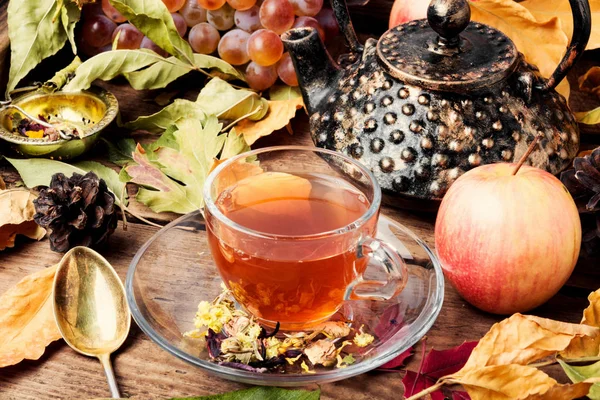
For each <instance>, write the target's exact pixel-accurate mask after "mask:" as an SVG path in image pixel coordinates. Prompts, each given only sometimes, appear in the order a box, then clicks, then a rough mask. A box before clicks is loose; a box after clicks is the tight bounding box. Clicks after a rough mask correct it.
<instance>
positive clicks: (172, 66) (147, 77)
mask: <svg viewBox="0 0 600 400" xmlns="http://www.w3.org/2000/svg"><path fill="white" fill-rule="evenodd" d="M193 70H194V68H193V67H192V66H190V65H189V64H186V63H183V62H181V61H179V60H178V59H177V58H175V57H169V58H166V59H164V60H163V61H159V62H157V63H156V64H154V65H152V66H150V67H148V68H145V69H143V70H141V71H134V72H130V73H128V74H125V78H126V79H127V80H128V81H129V83H130V84H131V87H133V88H134V89H136V90H143V89H160V88H164V87H166V86H167V85H168V84H169V83H171V82H173V81H175V80H176V79H178V78H180V77H182V76H183V75H186V74H188V73H190V72H192V71H193Z"/></svg>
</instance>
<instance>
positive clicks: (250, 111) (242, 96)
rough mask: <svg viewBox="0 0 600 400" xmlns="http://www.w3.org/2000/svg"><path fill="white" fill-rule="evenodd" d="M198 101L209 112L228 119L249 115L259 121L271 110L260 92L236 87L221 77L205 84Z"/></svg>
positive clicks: (248, 116)
mask: <svg viewBox="0 0 600 400" xmlns="http://www.w3.org/2000/svg"><path fill="white" fill-rule="evenodd" d="M196 103H197V104H198V105H200V107H201V108H202V109H203V110H204V112H206V113H207V114H212V115H216V116H217V117H219V118H221V119H228V120H237V119H239V118H242V117H244V116H247V118H248V119H250V120H252V121H258V120H260V119H262V118H263V117H264V116H265V115H266V114H267V112H268V111H269V105H268V103H267V101H266V100H265V99H263V98H262V97H260V96H259V95H258V94H256V93H255V92H253V91H251V90H246V89H235V88H234V87H232V86H231V85H230V84H229V83H227V82H225V81H224V80H222V79H220V78H213V79H211V80H210V82H208V83H207V84H206V86H204V88H203V89H202V91H201V92H200V94H199V95H198V99H197V100H196Z"/></svg>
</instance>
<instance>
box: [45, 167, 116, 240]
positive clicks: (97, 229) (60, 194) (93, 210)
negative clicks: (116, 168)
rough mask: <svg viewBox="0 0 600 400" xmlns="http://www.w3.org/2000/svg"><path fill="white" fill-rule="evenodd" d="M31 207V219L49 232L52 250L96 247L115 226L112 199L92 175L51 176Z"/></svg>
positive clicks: (89, 173) (100, 180) (113, 197)
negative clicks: (33, 211) (48, 182)
mask: <svg viewBox="0 0 600 400" xmlns="http://www.w3.org/2000/svg"><path fill="white" fill-rule="evenodd" d="M33 204H34V205H35V211H36V214H35V215H34V216H33V219H34V220H35V222H36V223H37V224H38V225H40V226H42V227H44V228H49V229H50V230H51V233H50V248H51V249H52V250H54V251H58V252H65V251H67V250H69V249H70V248H71V247H75V246H88V247H92V246H97V245H100V244H101V243H103V242H105V241H106V239H107V238H108V236H109V235H110V234H111V233H113V232H114V230H115V228H116V227H117V213H116V210H115V196H114V195H113V194H112V193H111V192H110V191H109V190H108V187H107V186H106V182H104V180H102V179H99V178H98V176H96V174H94V173H93V172H88V173H87V174H85V175H83V176H82V175H79V174H77V173H74V174H73V176H71V178H67V177H66V176H65V175H64V174H61V173H58V174H54V175H53V176H52V180H51V182H50V187H48V188H43V189H42V190H41V191H40V195H39V196H38V198H37V199H36V200H34V201H33Z"/></svg>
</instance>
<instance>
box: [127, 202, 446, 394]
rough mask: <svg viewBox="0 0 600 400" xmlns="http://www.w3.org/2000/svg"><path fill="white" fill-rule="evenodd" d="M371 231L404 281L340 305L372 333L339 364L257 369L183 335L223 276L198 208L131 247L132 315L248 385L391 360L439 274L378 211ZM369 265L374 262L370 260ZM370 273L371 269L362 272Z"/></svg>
mask: <svg viewBox="0 0 600 400" xmlns="http://www.w3.org/2000/svg"><path fill="white" fill-rule="evenodd" d="M377 237H378V238H381V239H384V240H385V241H387V242H388V243H389V244H391V245H392V246H394V247H395V248H396V251H398V253H399V254H400V255H401V256H402V257H403V258H404V260H405V261H406V263H407V265H408V271H409V279H408V283H407V285H406V288H405V289H404V290H403V291H402V292H401V293H400V295H398V296H397V297H395V298H393V299H391V300H386V301H375V300H373V301H366V300H361V301H348V302H346V304H344V306H343V307H342V309H341V310H340V312H341V313H342V314H343V318H345V319H346V318H351V319H352V321H353V322H352V323H353V324H356V325H355V326H357V327H359V326H360V325H363V324H364V331H365V332H369V333H371V334H373V335H374V336H375V341H374V342H373V343H372V344H371V345H369V346H368V347H365V348H363V349H361V350H363V352H362V354H360V355H359V357H356V359H357V361H356V362H355V363H354V364H352V365H349V366H347V367H345V368H339V369H336V368H333V369H331V368H326V369H325V368H324V369H316V370H315V373H311V374H308V373H285V374H282V373H279V374H276V373H268V372H267V373H257V372H250V371H245V370H240V369H236V368H232V367H227V366H222V365H219V364H217V363H215V362H212V361H210V359H209V356H208V352H207V351H206V346H205V344H204V343H203V341H199V340H198V339H190V338H186V337H184V336H183V332H187V331H189V330H192V329H194V324H193V320H194V315H195V313H196V310H197V307H198V303H199V302H200V301H201V300H208V301H211V300H212V299H214V298H215V297H216V296H217V295H218V294H219V293H220V292H221V287H220V283H221V279H220V277H219V274H218V272H217V270H216V268H215V267H214V264H213V260H212V257H211V255H210V251H209V248H208V243H207V239H206V232H205V226H204V220H203V218H202V215H201V214H200V212H198V211H196V212H193V213H190V214H187V215H184V216H183V217H181V218H179V219H177V220H175V221H173V222H171V223H170V224H169V225H167V226H165V227H164V228H163V229H161V230H160V231H159V232H157V233H156V234H155V235H154V236H153V237H152V238H151V239H150V240H149V241H148V242H147V243H146V244H144V245H143V246H142V247H141V248H140V250H139V251H138V252H137V254H136V255H135V257H134V258H133V261H132V262H131V265H130V267H129V271H128V273H127V282H126V290H127V300H128V302H129V307H130V308H131V312H132V314H133V318H134V319H135V321H136V322H137V324H138V325H139V327H140V328H141V329H142V331H144V333H146V334H147V335H148V336H149V337H150V338H151V339H152V340H153V341H154V342H156V343H157V344H158V345H159V346H160V347H162V348H163V349H164V350H166V351H167V352H169V353H171V354H173V355H174V356H176V357H179V358H181V359H182V360H185V361H187V362H189V363H190V364H193V365H196V366H198V367H200V368H202V369H204V370H206V371H208V372H211V373H214V374H215V375H217V376H219V377H222V378H225V379H230V380H234V381H237V382H243V383H249V384H254V385H272V386H303V385H307V384H310V383H326V382H333V381H338V380H342V379H346V378H349V377H352V376H355V375H358V374H362V373H364V372H367V371H369V370H372V369H374V368H377V367H379V366H381V365H383V364H385V363H386V362H388V361H390V360H392V359H393V358H395V357H396V356H398V355H399V354H400V353H402V352H403V351H405V350H406V349H408V348H409V347H410V346H412V345H413V344H415V343H416V342H417V341H418V340H419V339H421V338H422V337H423V336H424V335H425V333H426V332H427V331H428V330H429V329H430V328H431V326H432V325H433V323H434V321H435V319H436V318H437V316H438V314H439V312H440V309H441V307H442V302H443V299H444V278H443V275H442V270H441V267H440V264H439V261H438V260H437V258H436V256H435V255H434V253H433V252H432V251H431V250H430V249H429V248H428V247H427V245H426V244H425V243H424V242H423V241H422V240H420V239H419V238H418V237H417V236H416V235H415V234H413V233H412V232H411V231H409V230H408V229H406V228H405V227H403V226H402V225H400V224H398V223H396V222H394V221H392V220H391V219H389V218H387V217H385V216H381V217H380V218H379V223H378V233H377ZM373 269H375V268H373ZM368 278H369V279H371V278H376V277H370V276H369V277H368Z"/></svg>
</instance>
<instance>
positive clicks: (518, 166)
mask: <svg viewBox="0 0 600 400" xmlns="http://www.w3.org/2000/svg"><path fill="white" fill-rule="evenodd" d="M541 138H542V133H540V134H538V135H536V136H535V138H534V139H533V142H531V144H530V145H529V147H528V148H527V151H526V152H525V154H523V156H522V157H521V159H520V160H519V162H518V163H517V165H516V166H515V170H514V171H513V173H512V174H513V175H516V174H517V172H519V170H520V169H521V167H522V166H523V164H524V163H525V161H526V160H527V158H528V157H529V155H530V154H531V153H533V150H534V149H535V146H537V144H538V142H539V141H540V139H541Z"/></svg>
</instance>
